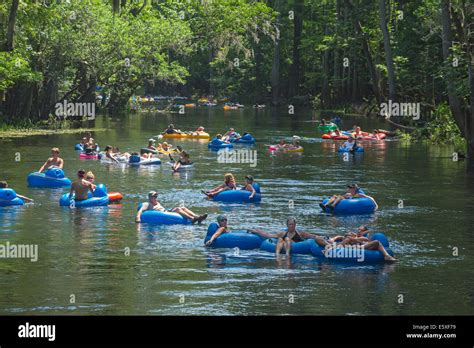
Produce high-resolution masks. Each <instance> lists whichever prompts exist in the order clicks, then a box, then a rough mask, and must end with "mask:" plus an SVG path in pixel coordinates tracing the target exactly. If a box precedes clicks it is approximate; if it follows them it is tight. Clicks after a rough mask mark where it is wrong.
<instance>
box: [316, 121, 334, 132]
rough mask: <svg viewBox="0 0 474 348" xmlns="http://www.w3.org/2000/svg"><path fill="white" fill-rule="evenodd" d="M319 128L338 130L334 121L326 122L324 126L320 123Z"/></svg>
mask: <svg viewBox="0 0 474 348" xmlns="http://www.w3.org/2000/svg"><path fill="white" fill-rule="evenodd" d="M318 128H319V130H322V131H325V132H326V131H330V130H336V129H337V126H336V125H335V124H334V123H330V124H325V125H324V126H323V125H320V126H319V127H318Z"/></svg>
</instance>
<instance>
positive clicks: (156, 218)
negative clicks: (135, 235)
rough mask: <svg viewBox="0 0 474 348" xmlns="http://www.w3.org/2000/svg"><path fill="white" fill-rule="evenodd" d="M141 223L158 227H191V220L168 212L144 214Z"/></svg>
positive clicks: (147, 212)
mask: <svg viewBox="0 0 474 348" xmlns="http://www.w3.org/2000/svg"><path fill="white" fill-rule="evenodd" d="M141 222H142V223H144V224H156V225H189V224H190V223H191V220H188V219H185V218H184V217H182V216H181V215H179V214H178V213H174V212H170V211H166V212H161V211H151V210H150V211H145V212H143V213H142V216H141Z"/></svg>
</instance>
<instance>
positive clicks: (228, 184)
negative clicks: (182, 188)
mask: <svg viewBox="0 0 474 348" xmlns="http://www.w3.org/2000/svg"><path fill="white" fill-rule="evenodd" d="M236 189H237V185H236V184H235V178H234V175H233V174H231V173H227V174H225V175H224V183H223V184H222V185H219V186H217V187H215V188H213V189H212V190H209V191H201V192H202V193H204V194H205V195H206V196H207V197H208V198H209V199H212V198H214V196H215V195H217V194H218V193H221V192H223V191H227V190H236Z"/></svg>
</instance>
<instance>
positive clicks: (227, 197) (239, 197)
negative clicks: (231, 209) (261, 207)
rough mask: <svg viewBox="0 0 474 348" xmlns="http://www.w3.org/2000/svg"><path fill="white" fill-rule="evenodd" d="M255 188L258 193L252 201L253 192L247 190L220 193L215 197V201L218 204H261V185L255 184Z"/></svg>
mask: <svg viewBox="0 0 474 348" xmlns="http://www.w3.org/2000/svg"><path fill="white" fill-rule="evenodd" d="M253 188H254V189H255V191H256V193H255V195H254V196H253V198H252V199H250V198H249V197H250V195H251V192H250V191H246V190H227V191H223V192H220V193H218V194H217V195H216V196H214V198H213V200H215V201H217V202H235V203H250V202H260V201H261V200H262V195H261V194H260V185H258V184H256V183H255V184H253Z"/></svg>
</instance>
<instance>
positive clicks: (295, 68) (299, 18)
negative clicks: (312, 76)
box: [288, 0, 304, 98]
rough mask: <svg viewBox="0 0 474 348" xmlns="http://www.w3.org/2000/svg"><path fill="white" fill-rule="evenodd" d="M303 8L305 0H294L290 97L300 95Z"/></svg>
mask: <svg viewBox="0 0 474 348" xmlns="http://www.w3.org/2000/svg"><path fill="white" fill-rule="evenodd" d="M303 8H304V0H295V2H294V29H293V62H292V64H291V68H290V76H289V79H290V81H289V87H288V96H289V97H290V98H292V97H294V96H296V95H298V88H299V84H300V70H301V59H300V45H301V32H302V31H303Z"/></svg>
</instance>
